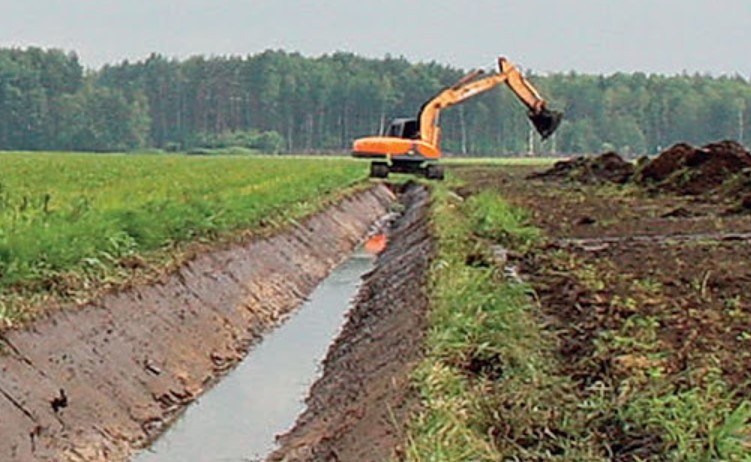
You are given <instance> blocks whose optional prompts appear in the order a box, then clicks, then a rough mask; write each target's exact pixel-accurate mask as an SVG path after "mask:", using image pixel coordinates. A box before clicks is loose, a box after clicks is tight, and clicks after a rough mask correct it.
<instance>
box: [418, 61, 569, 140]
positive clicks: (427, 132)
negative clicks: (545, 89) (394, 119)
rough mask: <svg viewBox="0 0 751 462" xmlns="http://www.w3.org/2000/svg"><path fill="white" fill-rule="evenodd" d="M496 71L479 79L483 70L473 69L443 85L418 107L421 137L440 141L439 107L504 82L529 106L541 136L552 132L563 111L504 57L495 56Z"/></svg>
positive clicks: (463, 99)
mask: <svg viewBox="0 0 751 462" xmlns="http://www.w3.org/2000/svg"><path fill="white" fill-rule="evenodd" d="M498 68H499V73H497V74H493V75H490V76H487V77H483V78H480V79H478V77H479V76H480V75H482V74H483V71H481V70H476V71H473V72H471V73H469V74H467V75H466V76H464V77H463V78H462V79H460V80H459V81H458V82H456V83H455V84H454V85H452V86H450V87H447V88H445V89H443V90H442V91H441V92H440V93H438V94H437V95H436V96H434V97H433V98H432V99H431V100H430V101H428V102H427V103H425V104H424V105H423V106H422V108H421V109H420V114H419V116H418V119H419V122H420V139H422V140H423V141H425V142H426V143H430V144H431V145H433V146H438V144H439V141H440V128H439V127H438V118H439V115H440V112H441V110H442V109H445V108H447V107H450V106H453V105H455V104H459V103H462V102H464V101H466V100H468V99H469V98H472V97H473V96H476V95H478V94H480V93H483V92H485V91H488V90H490V89H492V88H494V87H495V86H497V85H500V84H502V83H505V84H506V85H507V86H508V87H509V88H510V89H511V91H512V92H513V93H514V94H515V95H516V97H517V98H518V99H519V100H520V101H521V102H522V103H523V104H524V105H525V106H526V107H527V109H529V118H530V120H531V121H532V124H533V125H534V126H535V128H536V129H537V131H538V132H539V133H540V135H541V136H542V137H543V139H544V138H547V137H548V136H550V135H552V134H553V132H554V131H555V130H556V128H558V125H559V124H560V122H561V117H562V114H561V113H560V112H556V111H550V110H549V109H547V108H546V106H545V100H544V99H542V97H541V96H540V94H539V93H538V92H537V90H536V89H535V88H534V87H533V86H532V84H531V83H529V81H527V79H525V78H524V76H523V75H522V74H521V72H519V70H518V69H517V68H516V66H514V65H513V64H511V63H510V62H509V61H508V60H507V59H505V58H499V59H498Z"/></svg>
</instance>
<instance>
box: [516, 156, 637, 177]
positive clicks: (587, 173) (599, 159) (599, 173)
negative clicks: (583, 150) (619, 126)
mask: <svg viewBox="0 0 751 462" xmlns="http://www.w3.org/2000/svg"><path fill="white" fill-rule="evenodd" d="M633 174H634V166H633V164H631V163H630V162H627V161H625V160H623V158H622V157H621V156H619V155H618V154H616V153H614V152H606V153H604V154H600V155H599V156H596V157H590V156H585V157H576V158H574V159H569V160H563V161H560V162H556V163H555V165H553V168H551V169H549V170H546V171H544V172H540V173H533V174H531V175H530V176H529V178H533V179H542V180H559V181H576V182H578V183H585V184H600V183H617V184H624V183H626V182H628V181H629V180H630V179H631V177H632V176H633Z"/></svg>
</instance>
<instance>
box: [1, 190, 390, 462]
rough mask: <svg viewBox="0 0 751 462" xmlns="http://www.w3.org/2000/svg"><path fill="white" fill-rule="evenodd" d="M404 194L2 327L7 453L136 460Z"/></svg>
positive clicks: (340, 210)
mask: <svg viewBox="0 0 751 462" xmlns="http://www.w3.org/2000/svg"><path fill="white" fill-rule="evenodd" d="M393 199H394V195H393V193H392V192H391V191H390V190H389V189H388V188H387V187H385V186H383V185H378V186H375V187H373V188H371V189H369V190H367V191H365V192H362V193H359V194H356V195H355V196H353V197H350V198H348V199H346V200H344V201H342V202H341V203H339V204H338V205H335V206H332V207H330V208H329V209H328V210H326V211H324V212H322V213H320V214H318V215H315V216H313V217H311V218H309V219H307V220H305V221H302V222H301V223H297V224H295V225H294V226H293V227H291V229H289V230H288V231H286V232H284V233H281V234H279V235H277V236H274V237H270V238H268V239H264V240H256V241H253V242H250V243H247V244H244V245H241V246H237V247H234V248H230V249H227V250H221V251H217V252H213V253H209V254H204V255H201V256H198V257H197V258H195V259H194V260H193V261H191V262H189V263H187V264H186V265H185V266H184V267H182V268H181V269H180V270H179V271H177V272H176V273H175V274H173V275H170V276H167V277H165V278H164V280H162V281H161V282H158V283H155V284H153V285H148V286H141V287H135V288H132V289H128V290H124V291H122V292H120V293H115V294H111V295H108V296H105V297H103V298H102V299H101V300H98V301H96V302H94V303H91V304H89V305H86V306H84V307H81V308H78V309H76V308H71V309H68V310H62V311H58V312H55V313H53V314H51V315H49V316H48V317H47V318H45V319H40V320H38V321H37V322H35V323H33V324H32V325H30V326H28V327H27V328H25V329H23V330H11V331H6V332H3V333H0V416H1V418H0V460H2V461H3V462H13V461H55V462H58V461H108V462H113V461H121V460H126V459H127V458H129V457H130V456H131V455H132V453H133V451H134V449H137V448H141V447H144V446H146V445H147V444H148V443H149V442H150V441H152V440H153V439H154V438H155V437H157V436H158V435H159V434H160V432H161V431H162V430H163V429H164V428H165V427H166V426H167V425H169V423H171V422H172V421H173V420H174V419H175V417H176V416H177V415H178V414H179V412H180V411H181V410H182V409H184V407H185V406H186V405H187V404H189V403H190V402H191V401H193V400H194V399H196V398H197V397H198V395H199V394H200V393H202V392H203V391H204V390H205V389H206V388H208V387H210V386H211V385H212V384H213V383H215V382H216V381H217V380H218V379H219V378H220V377H221V376H222V375H223V374H224V373H225V372H226V371H228V370H229V369H230V368H231V367H232V366H234V365H235V364H236V363H237V362H238V361H239V360H240V359H241V358H242V357H243V356H244V355H245V353H246V352H247V351H248V349H249V348H250V347H251V346H252V345H253V344H254V343H255V342H256V341H257V340H258V339H259V338H260V337H261V336H262V334H263V333H264V332H265V331H266V330H268V329H269V328H270V327H272V326H274V325H276V324H278V323H279V322H280V321H281V320H282V319H283V318H284V317H285V316H286V315H287V314H288V313H289V312H290V311H292V310H293V309H295V308H297V307H298V306H300V305H301V304H302V302H303V301H304V299H305V297H306V296H307V295H308V294H310V293H311V292H312V291H313V289H314V288H315V287H316V286H317V285H318V283H319V282H320V281H321V280H323V279H324V278H325V277H326V275H327V274H328V273H329V272H330V271H331V270H332V269H333V268H334V267H335V266H336V265H337V264H338V263H339V262H340V261H341V259H342V258H343V257H345V256H346V255H348V254H349V253H351V251H352V250H353V248H354V247H355V245H356V244H357V243H358V242H359V241H360V239H361V238H362V237H363V236H364V234H365V233H366V232H367V230H368V228H369V227H370V225H371V224H372V223H373V222H374V221H375V220H376V219H377V218H379V217H380V216H382V215H384V214H385V213H386V211H387V209H388V206H389V204H390V203H391V202H392V201H393Z"/></svg>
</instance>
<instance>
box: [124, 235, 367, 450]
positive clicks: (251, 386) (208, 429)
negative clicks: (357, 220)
mask: <svg viewBox="0 0 751 462" xmlns="http://www.w3.org/2000/svg"><path fill="white" fill-rule="evenodd" d="M373 263H374V257H373V255H372V254H371V253H369V252H367V251H365V250H364V249H363V250H358V251H357V252H355V253H354V254H353V255H352V256H351V257H350V258H349V259H348V260H346V261H345V262H344V263H342V264H341V265H339V266H338V267H337V268H336V269H335V270H334V271H333V272H332V274H331V275H330V276H329V277H328V278H327V279H326V280H324V281H323V283H321V284H320V285H319V286H318V288H317V289H316V290H315V291H314V292H313V294H312V295H311V297H310V299H309V301H308V302H306V303H305V305H304V306H303V307H302V308H300V309H299V310H298V311H297V312H296V313H295V314H294V315H293V317H291V318H290V319H289V320H287V322H286V323H284V324H283V325H282V326H280V327H279V328H277V329H276V330H275V331H273V332H271V333H269V334H268V335H266V337H264V340H263V342H261V343H260V344H258V345H257V346H256V347H255V348H254V349H253V350H252V351H251V352H250V353H249V355H248V356H247V358H245V359H244V360H243V362H242V363H240V365H239V366H238V367H237V368H236V369H235V370H234V371H233V372H231V373H230V374H229V375H228V376H227V377H225V378H224V379H223V380H222V381H221V382H220V383H219V384H217V386H216V387H214V388H213V389H212V390H210V391H209V392H208V393H206V394H205V395H204V396H202V397H201V398H200V399H199V400H198V401H197V402H196V403H193V404H192V405H191V406H190V407H189V408H188V409H187V411H186V412H185V413H184V414H183V416H181V417H180V419H179V420H178V421H177V422H176V423H175V424H174V425H173V426H172V427H171V428H170V429H169V430H168V431H167V432H166V433H165V434H164V435H163V436H162V437H161V438H160V439H159V440H157V441H156V442H155V443H154V444H153V445H152V447H151V448H149V449H147V450H144V451H143V452H141V453H140V454H139V455H138V456H136V457H135V458H134V459H133V461H134V462H167V461H170V462H174V461H186V462H191V461H196V462H241V461H256V460H263V458H264V457H265V456H266V455H268V454H269V453H271V451H272V450H273V449H274V448H275V440H274V437H275V435H277V434H280V433H283V432H284V431H286V430H288V429H289V428H291V427H292V425H293V424H294V422H295V420H296V418H297V416H298V415H299V414H300V413H301V412H302V411H303V410H304V403H303V400H304V399H305V397H306V396H307V393H308V389H309V388H310V386H311V385H312V384H313V382H314V381H315V380H316V379H317V378H318V377H319V375H320V373H321V370H320V364H321V361H322V360H323V358H324V357H325V355H326V351H327V350H328V347H329V345H330V344H331V342H332V341H333V340H334V339H335V338H336V337H337V335H338V334H339V332H340V330H341V327H342V325H343V324H344V315H345V313H346V312H347V311H348V309H349V307H350V303H351V301H352V299H353V298H354V296H355V295H356V293H357V289H358V288H359V285H360V281H361V276H362V275H363V274H365V273H366V272H367V271H369V270H371V269H372V267H373Z"/></svg>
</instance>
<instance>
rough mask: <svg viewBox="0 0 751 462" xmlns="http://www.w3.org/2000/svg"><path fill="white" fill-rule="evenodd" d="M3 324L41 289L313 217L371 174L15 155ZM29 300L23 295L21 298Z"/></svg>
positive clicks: (0, 308)
mask: <svg viewBox="0 0 751 462" xmlns="http://www.w3.org/2000/svg"><path fill="white" fill-rule="evenodd" d="M0 165H2V171H1V172H0V322H2V321H4V322H6V323H7V322H10V321H13V320H17V319H19V318H21V317H23V315H24V313H23V312H22V310H21V311H19V309H18V307H17V305H18V303H14V300H15V299H20V300H23V299H25V298H28V296H29V295H39V294H49V293H56V294H61V295H66V294H68V293H70V292H74V291H76V290H78V289H80V288H81V287H82V286H85V285H87V284H90V283H92V282H95V281H102V280H105V279H107V278H111V277H115V276H116V274H117V272H118V271H122V270H130V269H133V268H134V267H138V266H140V265H142V264H143V259H144V258H148V256H149V255H150V254H151V253H154V252H156V251H163V250H169V249H173V248H175V246H176V245H178V244H181V243H184V242H189V241H196V240H202V239H212V238H216V237H217V235H219V234H221V233H224V232H227V231H233V230H241V229H248V228H258V227H261V226H264V227H267V226H273V225H274V224H275V223H277V222H283V221H284V220H285V219H291V218H295V217H300V216H302V215H304V214H307V213H310V212H312V211H314V210H316V208H317V207H318V206H319V205H320V203H321V202H322V200H323V199H325V198H326V197H327V196H330V195H331V194H332V193H335V192H336V191H339V190H342V189H343V188H345V187H347V186H349V185H352V184H353V183H356V182H358V181H360V180H361V179H362V178H363V177H364V175H365V171H366V169H365V168H364V167H363V164H362V163H358V162H354V161H350V160H347V159H321V158H318V159H305V158H302V157H296V158H285V159H280V158H273V157H252V158H247V157H211V158H208V157H186V156H164V155H160V156H148V155H141V156H134V155H83V154H52V153H49V154H26V153H6V154H2V156H1V157H0ZM16 301H18V300H16Z"/></svg>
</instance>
